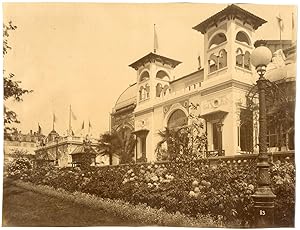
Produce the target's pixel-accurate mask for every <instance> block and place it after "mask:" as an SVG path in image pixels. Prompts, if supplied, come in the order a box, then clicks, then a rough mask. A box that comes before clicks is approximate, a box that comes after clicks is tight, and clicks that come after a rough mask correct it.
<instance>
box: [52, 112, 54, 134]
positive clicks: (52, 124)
mask: <svg viewBox="0 0 300 230" xmlns="http://www.w3.org/2000/svg"><path fill="white" fill-rule="evenodd" d="M54 117H55V115H54V113H53V123H52V129H53V130H54V119H55V118H54Z"/></svg>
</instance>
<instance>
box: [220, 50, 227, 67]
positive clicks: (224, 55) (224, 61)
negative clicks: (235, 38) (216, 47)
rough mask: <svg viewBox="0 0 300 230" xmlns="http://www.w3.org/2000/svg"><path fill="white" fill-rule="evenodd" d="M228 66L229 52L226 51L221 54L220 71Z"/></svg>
mask: <svg viewBox="0 0 300 230" xmlns="http://www.w3.org/2000/svg"><path fill="white" fill-rule="evenodd" d="M226 66H227V52H226V50H225V49H222V50H220V52H219V69H221V68H224V67H226Z"/></svg>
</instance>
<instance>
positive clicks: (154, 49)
mask: <svg viewBox="0 0 300 230" xmlns="http://www.w3.org/2000/svg"><path fill="white" fill-rule="evenodd" d="M153 35H154V44H153V51H154V53H156V48H155V46H156V45H155V24H154V26H153Z"/></svg>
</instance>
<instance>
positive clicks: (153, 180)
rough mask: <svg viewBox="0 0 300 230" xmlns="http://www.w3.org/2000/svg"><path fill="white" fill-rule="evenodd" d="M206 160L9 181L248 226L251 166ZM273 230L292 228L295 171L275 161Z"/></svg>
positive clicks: (37, 174) (46, 172) (23, 174)
mask: <svg viewBox="0 0 300 230" xmlns="http://www.w3.org/2000/svg"><path fill="white" fill-rule="evenodd" d="M208 165H209V164H208V161H207V160H200V161H187V162H176V163H175V162H165V163H160V164H135V165H120V166H112V167H99V168H91V169H89V170H85V171H82V170H79V169H77V168H62V169H58V168H40V169H31V168H25V169H24V170H22V171H20V170H19V171H18V173H13V175H12V174H11V171H10V173H9V176H10V177H12V178H16V179H22V180H24V181H30V182H32V183H34V184H42V185H48V186H51V187H54V188H61V189H65V190H66V191H69V192H75V191H77V192H83V193H89V194H92V195H96V196H98V197H101V198H110V199H121V200H123V201H126V202H129V203H132V204H147V205H148V206H150V207H152V208H156V209H163V210H166V211H167V212H169V213H176V212H180V213H183V214H185V215H188V216H190V217H197V216H198V215H199V214H201V215H209V216H212V217H213V218H214V221H216V222H219V221H222V222H223V223H224V224H225V225H226V226H241V225H244V226H249V225H250V226H251V224H252V223H253V217H254V214H253V201H252V198H251V195H252V194H253V193H254V189H255V186H256V179H255V177H256V161H255V159H254V158H253V159H244V160H241V159H240V160H237V161H231V162H226V161H221V160H220V162H218V163H217V164H215V165H213V166H211V167H209V166H208ZM271 177H272V188H273V191H274V193H275V194H276V195H277V197H276V200H275V221H276V225H277V226H290V227H291V226H293V225H294V200H295V167H294V164H293V162H290V161H289V160H284V161H277V162H275V163H274V164H273V167H272V169H271Z"/></svg>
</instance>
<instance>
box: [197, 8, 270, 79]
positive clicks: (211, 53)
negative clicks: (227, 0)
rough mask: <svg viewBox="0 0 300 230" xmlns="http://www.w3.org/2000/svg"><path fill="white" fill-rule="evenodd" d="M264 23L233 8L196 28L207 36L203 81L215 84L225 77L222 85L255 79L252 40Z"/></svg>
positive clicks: (225, 10)
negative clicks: (251, 56)
mask: <svg viewBox="0 0 300 230" xmlns="http://www.w3.org/2000/svg"><path fill="white" fill-rule="evenodd" d="M264 23H266V21H265V20H264V19H262V18H259V17H257V16H255V15H253V14H252V13H250V12H248V11H246V10H244V9H242V8H240V7H238V6H236V5H234V4H233V5H229V6H228V7H226V8H225V9H223V10H222V11H220V12H218V13H217V14H215V15H213V16H211V17H209V18H208V19H206V20H205V21H203V22H201V23H200V24H199V25H197V26H195V27H193V29H195V30H197V31H199V32H201V33H202V34H203V35H204V81H209V82H214V83H216V81H217V79H216V77H218V76H219V77H221V76H224V79H223V77H222V80H221V79H220V80H221V81H224V80H227V78H229V79H234V78H236V80H240V81H243V82H245V81H246V82H247V78H251V76H252V71H251V64H250V53H251V51H252V49H253V40H252V36H253V34H254V32H255V30H256V29H257V28H258V27H259V26H261V25H262V24H264ZM226 75H230V76H227V77H225V76H226ZM240 78H241V79H240ZM229 79H228V80H229ZM248 80H250V79H248ZM250 82H251V80H250ZM250 82H249V83H250Z"/></svg>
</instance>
